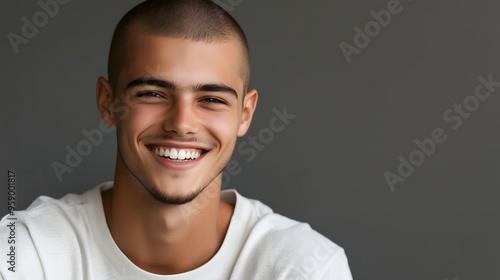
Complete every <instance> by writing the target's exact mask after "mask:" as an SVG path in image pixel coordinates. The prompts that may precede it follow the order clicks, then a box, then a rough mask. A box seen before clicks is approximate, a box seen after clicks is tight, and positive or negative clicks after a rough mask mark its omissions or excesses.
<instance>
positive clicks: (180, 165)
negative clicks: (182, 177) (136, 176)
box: [150, 150, 205, 170]
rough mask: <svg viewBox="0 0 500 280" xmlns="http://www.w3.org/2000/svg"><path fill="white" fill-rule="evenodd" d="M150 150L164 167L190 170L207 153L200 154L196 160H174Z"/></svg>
mask: <svg viewBox="0 0 500 280" xmlns="http://www.w3.org/2000/svg"><path fill="white" fill-rule="evenodd" d="M150 152H151V153H152V154H153V156H154V158H155V159H156V160H157V161H158V162H159V163H160V164H161V165H162V166H164V167H166V168H168V169H173V170H189V169H191V168H193V167H195V166H196V165H198V163H199V162H200V160H201V159H202V158H203V157H204V156H205V153H204V154H202V155H200V156H199V157H198V158H196V159H194V160H186V161H173V160H170V159H167V158H165V157H161V156H159V155H157V154H155V153H153V152H152V151H151V150H150Z"/></svg>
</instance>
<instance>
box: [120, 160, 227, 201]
mask: <svg viewBox="0 0 500 280" xmlns="http://www.w3.org/2000/svg"><path fill="white" fill-rule="evenodd" d="M120 156H121V158H122V161H123V163H125V166H126V167H127V169H128V171H129V172H130V174H132V175H133V176H134V177H135V178H136V179H137V181H139V183H141V185H142V186H143V187H144V188H145V189H146V191H147V192H148V193H149V194H150V195H151V196H152V197H153V198H154V199H156V200H157V201H158V202H161V203H164V204H167V205H183V204H186V203H189V202H191V201H193V200H194V199H195V198H197V197H198V196H199V195H200V194H201V193H202V192H203V191H204V190H205V188H207V187H208V186H209V185H210V184H211V183H212V182H213V181H214V180H215V179H216V178H217V176H219V175H220V174H221V173H222V172H223V170H224V168H226V166H227V164H228V163H229V160H230V159H231V155H229V156H228V158H227V159H226V161H225V163H224V165H223V166H222V168H221V169H220V171H219V172H217V173H216V174H215V175H214V176H212V178H211V179H210V180H208V182H206V183H205V184H201V186H199V187H198V188H197V189H196V190H195V191H193V192H191V193H190V194H187V195H172V194H167V193H166V192H164V191H162V190H161V188H159V187H158V186H155V185H151V184H148V183H147V182H146V181H145V180H143V179H142V178H141V177H139V176H138V175H137V172H134V171H133V170H132V169H131V168H130V166H129V165H128V164H127V162H126V161H125V159H124V158H123V155H122V154H121V153H120Z"/></svg>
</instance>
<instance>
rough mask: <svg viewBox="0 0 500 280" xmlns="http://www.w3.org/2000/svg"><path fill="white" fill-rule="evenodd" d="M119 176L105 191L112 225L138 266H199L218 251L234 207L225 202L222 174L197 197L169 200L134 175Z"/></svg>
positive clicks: (166, 269) (174, 269) (169, 269)
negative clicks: (157, 196) (180, 201)
mask: <svg viewBox="0 0 500 280" xmlns="http://www.w3.org/2000/svg"><path fill="white" fill-rule="evenodd" d="M121 178H123V176H115V184H114V187H113V188H112V189H109V190H107V191H105V192H103V193H102V197H103V206H104V212H105V216H106V222H107V225H108V228H109V230H110V232H111V235H112V236H113V239H114V241H115V243H116V244H117V245H118V247H119V248H120V250H121V251H122V252H123V253H124V254H125V255H126V256H127V257H128V258H129V259H130V260H131V261H132V262H133V263H134V264H135V265H137V266H138V267H140V268H141V269H143V270H146V271H148V272H151V273H155V274H177V273H182V272H187V271H190V270H193V269H195V268H197V267H200V266H201V265H203V264H204V263H206V262H207V261H208V260H210V259H211V258H212V257H213V256H214V255H215V254H216V253H217V251H218V250H219V248H220V246H221V245H222V242H223V240H224V236H225V234H226V232H227V229H228V227H229V222H230V219H231V216H232V212H233V206H232V205H229V204H227V203H225V202H223V201H220V183H221V175H219V176H218V177H217V178H216V179H214V180H213V181H212V182H211V183H210V184H209V185H208V186H207V187H206V188H205V189H204V190H203V191H202V192H201V193H200V194H199V195H198V196H197V197H196V198H195V199H194V200H193V201H191V202H189V203H186V204H183V205H167V204H164V203H162V202H159V201H157V200H156V199H154V198H153V197H152V196H151V195H150V194H149V192H147V191H146V190H145V189H144V187H142V185H140V184H138V181H136V180H130V179H131V178H123V179H124V180H121Z"/></svg>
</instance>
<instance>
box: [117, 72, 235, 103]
mask: <svg viewBox="0 0 500 280" xmlns="http://www.w3.org/2000/svg"><path fill="white" fill-rule="evenodd" d="M145 85H148V86H155V87H161V88H165V89H170V90H176V89H178V87H177V86H176V85H175V84H174V83H173V82H171V81H166V80H161V79H157V78H144V77H143V78H138V79H135V80H133V81H131V82H130V83H128V84H127V87H126V88H125V89H126V90H129V89H132V88H134V87H138V86H145ZM193 90H194V91H195V92H198V91H208V92H224V93H229V94H231V95H233V96H234V97H236V98H238V93H237V92H236V90H235V89H233V88H232V87H230V86H227V85H225V84H214V83H210V84H199V85H196V86H194V87H193Z"/></svg>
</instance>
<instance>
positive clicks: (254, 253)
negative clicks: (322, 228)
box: [240, 200, 352, 280]
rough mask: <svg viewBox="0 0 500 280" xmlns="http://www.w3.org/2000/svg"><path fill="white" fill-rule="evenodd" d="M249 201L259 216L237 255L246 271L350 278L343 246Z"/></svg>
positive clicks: (308, 276)
mask: <svg viewBox="0 0 500 280" xmlns="http://www.w3.org/2000/svg"><path fill="white" fill-rule="evenodd" d="M249 201H251V203H252V204H253V205H254V207H255V208H256V209H257V210H255V211H256V212H257V213H259V215H258V216H259V217H258V220H257V222H256V223H255V225H254V226H253V228H252V230H251V231H250V234H249V236H248V238H247V240H246V243H245V246H244V248H243V250H242V252H241V255H240V258H243V259H245V261H244V263H246V265H245V269H246V270H248V273H253V272H255V273H262V274H260V275H265V274H269V273H273V274H275V275H276V277H285V278H286V279H343V280H344V279H345V280H347V279H352V277H351V273H350V270H349V266H348V262H347V257H346V255H345V252H344V249H343V248H342V247H340V246H338V245H337V244H335V243H334V242H332V241H331V240H329V239H328V238H326V237H325V236H323V235H321V234H320V233H318V232H317V231H315V230H313V229H312V228H311V227H310V226H309V225H308V224H307V223H302V222H298V221H295V220H292V219H290V218H287V217H284V216H282V215H279V214H276V213H273V212H272V210H270V208H269V207H267V206H265V205H264V204H262V203H260V202H258V201H254V200H249ZM251 271H253V272H251ZM278 275H279V276H278ZM280 279H281V278H280Z"/></svg>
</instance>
